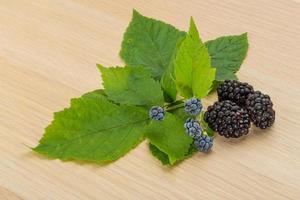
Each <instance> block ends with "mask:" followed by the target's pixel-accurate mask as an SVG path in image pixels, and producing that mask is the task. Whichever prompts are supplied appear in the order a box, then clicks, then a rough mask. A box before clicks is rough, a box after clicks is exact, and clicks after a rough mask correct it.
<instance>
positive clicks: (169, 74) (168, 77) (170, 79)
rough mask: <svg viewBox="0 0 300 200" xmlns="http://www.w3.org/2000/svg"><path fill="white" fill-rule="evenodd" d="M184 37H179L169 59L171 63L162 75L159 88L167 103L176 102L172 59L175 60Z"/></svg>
mask: <svg viewBox="0 0 300 200" xmlns="http://www.w3.org/2000/svg"><path fill="white" fill-rule="evenodd" d="M183 39H184V37H181V38H180V39H178V41H177V45H176V48H175V50H174V53H173V56H172V58H171V62H170V64H169V66H168V68H167V69H166V71H165V73H164V74H163V76H162V78H161V81H160V83H161V86H162V88H163V90H164V97H165V100H166V101H167V102H170V103H171V102H173V101H175V100H176V96H177V89H176V83H175V78H174V77H175V75H174V62H173V61H174V59H175V58H176V54H177V52H178V49H179V47H180V45H181V42H182V41H183Z"/></svg>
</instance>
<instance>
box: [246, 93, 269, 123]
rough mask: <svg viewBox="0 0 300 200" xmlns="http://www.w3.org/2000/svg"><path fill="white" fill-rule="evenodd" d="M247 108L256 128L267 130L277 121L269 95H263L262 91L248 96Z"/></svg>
mask: <svg viewBox="0 0 300 200" xmlns="http://www.w3.org/2000/svg"><path fill="white" fill-rule="evenodd" d="M246 108H247V110H248V112H249V114H250V119H251V121H252V122H253V124H254V125H255V126H257V127H259V128H261V129H266V128H268V127H270V126H272V125H273V123H274V121H275V111H274V109H273V103H272V101H271V99H270V97H269V96H268V95H265V94H262V93H261V92H260V91H255V92H254V93H253V94H250V95H249V96H248V98H247V100H246Z"/></svg>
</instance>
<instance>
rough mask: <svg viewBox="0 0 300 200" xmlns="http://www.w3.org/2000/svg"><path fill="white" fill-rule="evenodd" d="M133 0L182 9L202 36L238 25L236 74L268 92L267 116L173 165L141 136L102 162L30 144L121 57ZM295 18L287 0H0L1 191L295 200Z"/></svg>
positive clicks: (173, 15)
mask: <svg viewBox="0 0 300 200" xmlns="http://www.w3.org/2000/svg"><path fill="white" fill-rule="evenodd" d="M132 8H136V9H137V10H139V11H140V12H141V13H143V14H144V15H147V16H152V17H155V18H158V19H161V20H164V21H167V22H169V23H171V24H174V25H175V26H177V27H178V28H180V29H182V30H186V29H187V27H188V19H189V17H190V16H193V17H194V19H195V21H196V22H197V25H198V27H199V30H200V32H201V35H202V37H203V38H204V39H205V40H208V39H213V38H215V37H217V36H221V35H230V34H240V33H242V32H248V35H249V42H250V50H249V53H248V57H247V59H246V61H245V62H244V64H243V66H242V69H241V71H240V72H239V77H240V79H241V80H242V81H248V82H250V83H252V84H253V85H254V86H255V87H256V88H259V89H260V90H262V91H263V92H266V93H268V94H270V95H271V97H272V99H273V101H274V103H275V109H276V114H277V119H276V123H275V125H274V126H273V127H272V128H271V129H269V130H267V131H259V130H258V129H253V130H251V134H250V135H249V136H247V137H246V138H244V139H241V140H238V141H235V140H225V139H223V138H221V137H217V139H216V141H215V146H214V150H213V151H212V152H211V153H209V154H208V155H204V154H201V153H199V154H197V155H195V156H194V157H193V158H191V159H188V160H186V161H185V162H183V163H181V164H180V165H178V166H176V167H174V168H167V167H162V166H161V165H160V163H159V162H158V161H157V160H155V159H154V158H153V157H152V156H151V155H150V154H149V151H148V148H147V142H144V143H142V144H141V145H139V146H138V148H136V149H135V150H133V151H131V152H130V153H129V154H128V155H126V156H125V157H123V158H122V159H120V160H119V161H117V162H115V163H113V164H110V165H107V166H99V165H95V164H82V163H74V162H61V161H59V160H48V159H45V158H44V157H42V156H39V155H37V154H34V153H32V152H30V150H29V148H28V147H27V146H26V145H29V146H35V145H36V144H37V143H38V140H39V138H40V137H41V136H42V134H43V129H44V127H45V126H47V125H48V124H49V123H50V121H51V119H52V113H53V112H54V111H58V110H60V109H62V108H63V107H66V106H68V105H69V99H70V98H72V97H76V96H79V95H81V94H83V93H85V92H87V91H90V90H93V89H96V88H99V87H101V79H100V76H99V73H98V71H97V69H96V66H95V64H96V63H101V64H103V65H106V66H113V65H121V64H122V62H121V60H120V59H119V57H118V51H119V49H120V43H121V40H122V34H123V32H124V30H125V28H126V26H127V24H128V22H129V20H130V18H131V12H132ZM299 21H300V2H299V1H293V0H274V1H271V0H253V1H238V0H206V1H204V0H202V1H200V0H190V1H180V0H162V1H159V0H152V1H133V0H115V1H104V0H34V1H25V0H0V97H1V98H0V110H1V111H0V137H1V144H0V158H1V159H0V186H1V187H2V188H3V189H2V188H1V190H0V199H5V198H6V199H18V198H21V199H26V200H35V199H53V200H54V199H55V200H60V199H63V200H74V199H181V200H182V199H222V200H224V199H230V200H233V199H237V200H239V199H276V200H277V199H295V200H296V199H300V145H299V144H300V134H299V130H300V78H299V77H300V66H299V64H300V56H299V55H300V23H299ZM214 100H215V97H211V98H210V99H209V100H208V103H211V102H212V101H214Z"/></svg>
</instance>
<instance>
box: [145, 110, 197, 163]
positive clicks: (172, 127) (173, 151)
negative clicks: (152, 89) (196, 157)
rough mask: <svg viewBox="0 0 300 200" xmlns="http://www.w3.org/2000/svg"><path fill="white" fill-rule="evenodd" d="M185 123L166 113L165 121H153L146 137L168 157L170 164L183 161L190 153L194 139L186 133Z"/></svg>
mask: <svg viewBox="0 0 300 200" xmlns="http://www.w3.org/2000/svg"><path fill="white" fill-rule="evenodd" d="M183 123H184V121H182V120H180V119H178V118H177V117H176V116H175V115H173V114H171V113H166V116H165V119H164V120H163V121H151V122H150V124H149V127H148V129H147V133H146V137H147V138H148V139H149V140H150V142H151V144H153V145H155V146H156V147H157V148H158V149H159V150H161V151H162V152H164V153H165V154H167V155H168V157H169V160H170V164H174V163H175V162H176V161H178V160H182V159H183V158H184V157H185V155H186V154H187V152H188V149H189V146H190V144H191V143H192V138H191V137H189V136H188V135H187V134H186V133H185V132H184V127H183Z"/></svg>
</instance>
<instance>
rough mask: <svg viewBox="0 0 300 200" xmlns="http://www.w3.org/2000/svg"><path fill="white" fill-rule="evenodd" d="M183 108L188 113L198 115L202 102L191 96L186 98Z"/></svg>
mask: <svg viewBox="0 0 300 200" xmlns="http://www.w3.org/2000/svg"><path fill="white" fill-rule="evenodd" d="M184 110H185V112H187V113H189V114H190V115H198V114H199V113H200V112H201V110H202V103H201V101H200V99H198V98H195V97H193V98H191V99H189V100H187V101H186V102H185V104H184Z"/></svg>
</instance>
